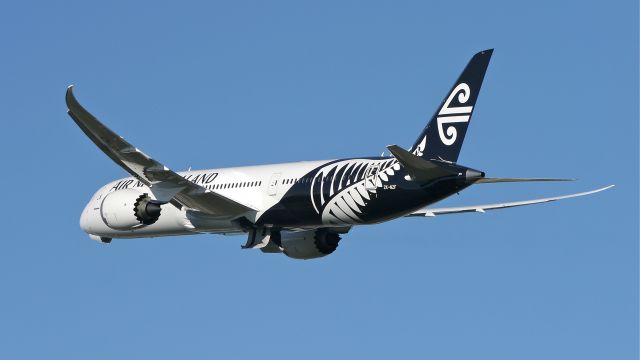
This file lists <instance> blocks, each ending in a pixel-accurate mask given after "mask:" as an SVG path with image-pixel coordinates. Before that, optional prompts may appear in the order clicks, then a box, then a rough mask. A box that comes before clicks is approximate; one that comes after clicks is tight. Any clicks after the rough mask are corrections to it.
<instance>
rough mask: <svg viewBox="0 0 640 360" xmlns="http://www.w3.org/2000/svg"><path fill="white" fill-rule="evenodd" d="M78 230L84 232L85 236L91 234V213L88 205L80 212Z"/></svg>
mask: <svg viewBox="0 0 640 360" xmlns="http://www.w3.org/2000/svg"><path fill="white" fill-rule="evenodd" d="M80 228H81V229H82V230H83V231H84V232H86V233H87V234H90V233H91V228H92V226H91V212H90V209H89V204H87V206H85V207H84V210H82V214H80Z"/></svg>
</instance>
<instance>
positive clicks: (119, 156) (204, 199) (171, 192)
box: [66, 86, 255, 217]
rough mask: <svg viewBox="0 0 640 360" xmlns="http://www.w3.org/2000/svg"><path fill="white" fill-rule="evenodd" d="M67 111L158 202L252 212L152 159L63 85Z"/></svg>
mask: <svg viewBox="0 0 640 360" xmlns="http://www.w3.org/2000/svg"><path fill="white" fill-rule="evenodd" d="M66 102H67V107H68V109H69V110H68V111H67V113H68V114H69V116H71V118H72V119H73V120H74V121H75V122H76V124H78V126H79V127H80V129H82V131H84V133H85V134H86V135H87V136H88V137H89V139H91V141H93V142H94V143H95V144H96V145H97V146H98V147H99V148H100V150H102V151H103V152H104V153H105V154H107V156H109V157H110V158H111V159H112V160H113V161H115V163H116V164H118V165H120V166H121V167H122V168H123V169H125V170H126V171H127V172H128V173H130V174H131V175H133V176H134V177H135V178H137V179H138V180H140V181H141V182H142V183H144V184H145V185H147V186H149V188H150V189H151V192H152V193H153V195H154V196H155V197H156V199H157V200H158V201H161V202H172V203H174V204H175V202H177V203H178V204H179V205H182V206H186V207H188V208H191V209H194V210H198V211H202V212H205V213H207V214H211V215H217V216H229V217H232V216H235V215H239V214H242V213H246V212H250V211H255V209H252V208H250V207H248V206H245V205H243V204H240V203H238V202H236V201H233V200H231V199H229V198H227V197H224V196H222V195H220V194H218V193H215V192H212V191H210V190H208V189H205V188H204V187H202V186H200V185H197V184H194V183H193V182H191V181H189V180H187V179H185V178H183V177H182V176H180V175H178V174H177V173H175V172H173V171H171V170H169V168H167V167H166V166H164V165H162V164H161V163H159V162H158V161H156V160H154V159H152V158H151V157H149V156H148V155H146V154H145V153H143V152H142V151H140V150H139V149H138V148H136V147H135V146H133V145H131V144H130V143H129V142H127V141H126V140H125V139H123V138H122V137H121V136H119V135H118V134H116V133H114V132H113V131H111V130H110V129H109V128H107V127H106V126H104V125H103V124H102V123H101V122H100V121H99V120H98V119H96V118H95V117H94V116H93V115H91V114H90V113H89V112H88V111H87V110H85V109H84V108H83V107H82V105H80V103H78V101H77V100H76V98H75V96H74V95H73V86H69V87H68V88H67V95H66Z"/></svg>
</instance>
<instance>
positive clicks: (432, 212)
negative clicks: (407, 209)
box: [406, 185, 614, 216]
mask: <svg viewBox="0 0 640 360" xmlns="http://www.w3.org/2000/svg"><path fill="white" fill-rule="evenodd" d="M613 186H614V185H609V186H606V187H603V188H600V189H595V190H591V191H585V192H581V193H577V194H570V195H563V196H555V197H549V198H543V199H535V200H525V201H515V202H507V203H500V204H487V205H475V206H460V207H450V208H424V209H420V210H417V211H414V212H412V213H411V214H409V215H406V216H436V215H446V214H458V213H465V212H479V213H484V212H485V211H487V210H497V209H506V208H511V207H516V206H525V205H533V204H542V203H546V202H552V201H558V200H563V199H570V198H574V197H579V196H585V195H591V194H595V193H597V192H600V191H604V190H607V189H610V188H612V187H613Z"/></svg>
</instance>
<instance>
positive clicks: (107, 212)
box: [100, 189, 161, 230]
mask: <svg viewBox="0 0 640 360" xmlns="http://www.w3.org/2000/svg"><path fill="white" fill-rule="evenodd" d="M160 205H161V204H160V203H159V202H157V201H155V200H153V199H152V198H151V196H149V194H148V193H145V192H142V191H140V190H138V189H123V190H116V191H114V192H111V193H109V194H107V196H105V197H104V199H103V200H102V205H101V206H100V215H101V216H102V220H103V221H104V223H105V224H107V226H108V227H110V228H112V229H115V230H133V229H136V228H139V227H142V226H146V225H151V224H153V223H155V222H156V221H158V219H159V218H160V210H161V209H160Z"/></svg>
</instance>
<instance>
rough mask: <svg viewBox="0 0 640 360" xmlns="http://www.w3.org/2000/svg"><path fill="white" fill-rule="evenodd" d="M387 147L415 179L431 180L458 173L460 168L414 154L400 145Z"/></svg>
mask: <svg viewBox="0 0 640 360" xmlns="http://www.w3.org/2000/svg"><path fill="white" fill-rule="evenodd" d="M387 149H389V151H390V152H391V154H393V156H394V157H395V158H396V159H398V162H400V164H402V165H403V166H404V167H405V168H406V169H407V172H408V173H409V175H410V176H411V178H412V179H413V180H414V181H429V180H433V179H436V178H439V177H443V176H455V175H458V170H457V169H454V168H453V167H451V166H450V165H448V164H446V163H442V162H439V161H433V160H427V159H424V158H421V157H419V156H416V155H413V154H412V153H410V152H408V151H407V150H405V149H403V148H401V147H399V146H398V145H389V146H387Z"/></svg>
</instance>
